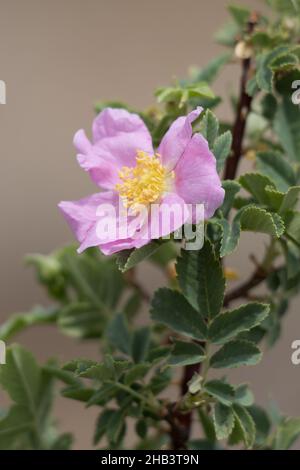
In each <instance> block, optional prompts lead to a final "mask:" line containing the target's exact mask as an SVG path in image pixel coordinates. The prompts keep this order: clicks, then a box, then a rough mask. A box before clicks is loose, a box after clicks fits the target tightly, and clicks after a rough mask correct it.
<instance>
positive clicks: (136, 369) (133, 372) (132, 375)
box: [124, 363, 151, 385]
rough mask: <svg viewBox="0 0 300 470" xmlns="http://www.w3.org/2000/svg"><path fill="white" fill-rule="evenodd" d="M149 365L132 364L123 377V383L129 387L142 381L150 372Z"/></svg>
mask: <svg viewBox="0 0 300 470" xmlns="http://www.w3.org/2000/svg"><path fill="white" fill-rule="evenodd" d="M150 368H151V364H147V363H144V364H143V363H140V364H134V365H133V366H132V367H131V368H130V369H129V371H128V372H127V373H126V375H125V379H124V383H125V384H126V385H131V384H132V383H133V382H135V381H137V380H140V379H143V378H144V377H145V375H146V374H147V372H148V371H149V370H150Z"/></svg>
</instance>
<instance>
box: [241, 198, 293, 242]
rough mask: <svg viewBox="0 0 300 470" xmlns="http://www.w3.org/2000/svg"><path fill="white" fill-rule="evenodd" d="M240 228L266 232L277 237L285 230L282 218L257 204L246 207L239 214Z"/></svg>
mask: <svg viewBox="0 0 300 470" xmlns="http://www.w3.org/2000/svg"><path fill="white" fill-rule="evenodd" d="M240 221H241V228H242V230H247V231H250V232H260V233H266V234H267V235H270V236H271V237H274V238H279V237H281V235H283V233H284V231H285V226H284V222H283V220H282V218H281V217H280V216H279V215H278V214H276V213H271V212H268V211H266V210H265V209H261V208H260V207H257V206H251V207H247V208H245V209H244V210H243V212H242V215H241V219H240Z"/></svg>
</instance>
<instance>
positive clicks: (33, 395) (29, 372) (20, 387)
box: [0, 345, 72, 450]
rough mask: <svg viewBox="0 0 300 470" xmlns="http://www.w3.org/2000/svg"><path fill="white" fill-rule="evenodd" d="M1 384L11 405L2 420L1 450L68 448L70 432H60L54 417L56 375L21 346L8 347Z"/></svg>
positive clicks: (70, 441)
mask: <svg viewBox="0 0 300 470" xmlns="http://www.w3.org/2000/svg"><path fill="white" fill-rule="evenodd" d="M0 384H1V386H2V387H3V389H4V390H5V391H6V392H7V393H8V395H9V397H10V399H11V401H12V405H11V407H10V408H9V409H8V410H7V411H6V413H5V415H4V417H2V419H0V436H1V439H0V448H1V449H14V450H17V449H58V448H69V446H70V445H71V443H72V439H71V435H69V434H62V435H59V434H58V433H57V430H56V429H55V426H54V423H53V420H52V419H51V415H50V413H51V409H52V400H53V378H52V376H51V375H50V374H49V373H48V372H47V370H46V369H43V368H41V367H39V366H38V364H37V363H36V361H35V359H34V358H33V356H32V354H31V353H29V352H28V351H26V350H25V349H23V348H21V347H20V346H18V345H13V346H11V347H10V348H8V350H7V357H6V365H5V367H1V368H0Z"/></svg>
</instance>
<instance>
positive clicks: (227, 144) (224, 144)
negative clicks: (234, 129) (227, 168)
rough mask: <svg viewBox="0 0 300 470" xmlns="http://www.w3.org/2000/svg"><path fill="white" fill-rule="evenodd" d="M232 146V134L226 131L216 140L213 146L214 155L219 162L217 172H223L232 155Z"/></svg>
mask: <svg viewBox="0 0 300 470" xmlns="http://www.w3.org/2000/svg"><path fill="white" fill-rule="evenodd" d="M231 144H232V134H231V132H230V131H226V132H224V133H223V134H221V135H219V137H217V138H216V140H215V143H214V146H213V154H214V156H215V157H216V160H217V171H218V172H220V171H222V170H223V167H224V163H225V161H226V158H227V157H228V156H229V154H230V150H231Z"/></svg>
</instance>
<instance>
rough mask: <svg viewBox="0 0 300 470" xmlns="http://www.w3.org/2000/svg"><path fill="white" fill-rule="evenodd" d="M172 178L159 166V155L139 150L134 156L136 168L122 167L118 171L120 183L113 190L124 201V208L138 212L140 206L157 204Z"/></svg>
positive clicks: (170, 174) (171, 175)
mask: <svg viewBox="0 0 300 470" xmlns="http://www.w3.org/2000/svg"><path fill="white" fill-rule="evenodd" d="M169 177H173V174H172V173H169V172H168V171H167V169H166V168H164V167H163V165H162V164H161V161H160V158H159V155H153V156H151V155H147V154H146V153H145V152H143V151H141V150H139V151H137V156H136V166H135V167H133V168H129V167H126V166H124V167H123V168H122V169H121V170H120V171H119V178H120V179H121V181H122V183H119V184H116V186H115V189H116V191H118V192H119V194H120V196H121V198H122V199H123V201H124V205H125V207H128V208H131V209H133V210H138V208H139V207H140V206H147V205H148V204H151V203H154V202H157V201H158V200H159V198H160V196H161V195H162V194H163V192H164V191H166V189H167V181H168V178H169Z"/></svg>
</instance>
